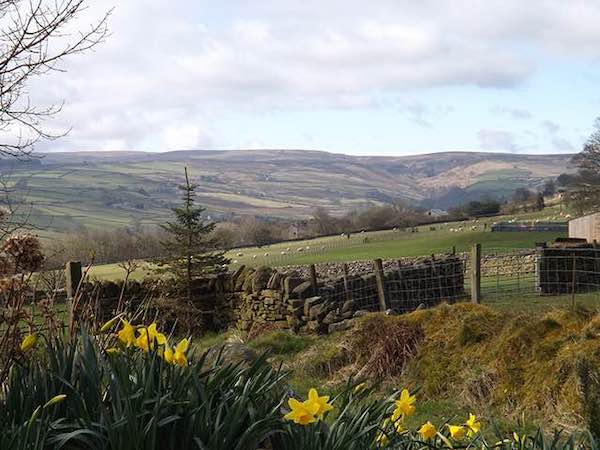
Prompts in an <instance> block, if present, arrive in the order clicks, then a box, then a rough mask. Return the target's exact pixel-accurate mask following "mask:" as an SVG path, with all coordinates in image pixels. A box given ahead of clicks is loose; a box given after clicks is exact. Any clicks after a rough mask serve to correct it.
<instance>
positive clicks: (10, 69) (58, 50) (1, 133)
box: [0, 0, 110, 159]
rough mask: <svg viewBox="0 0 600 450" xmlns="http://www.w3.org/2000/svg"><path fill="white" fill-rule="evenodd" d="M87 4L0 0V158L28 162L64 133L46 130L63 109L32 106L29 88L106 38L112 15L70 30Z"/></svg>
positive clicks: (82, 1) (60, 0)
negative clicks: (42, 143) (33, 80)
mask: <svg viewBox="0 0 600 450" xmlns="http://www.w3.org/2000/svg"><path fill="white" fill-rule="evenodd" d="M88 1H89V0H0V157H14V158H20V159H23V158H28V157H30V156H31V152H32V151H33V148H34V145H35V144H36V143H37V142H39V141H40V140H52V139H56V138H58V137H61V136H63V135H64V134H53V133H49V132H47V131H44V129H43V128H42V123H43V121H44V120H45V119H47V118H48V117H51V116H53V115H54V114H56V113H58V112H59V111H60V110H61V108H62V105H61V104H60V105H58V106H57V105H48V106H41V107H40V106H36V105H33V104H32V103H31V101H30V97H29V92H28V90H27V86H28V82H29V81H30V80H31V78H34V77H37V76H40V75H43V74H45V73H48V72H51V71H62V70H63V69H62V68H61V67H60V63H61V62H62V61H63V60H64V59H65V58H67V57H69V56H71V55H75V54H79V53H83V52H86V51H88V50H90V49H92V48H93V47H95V46H96V45H97V44H99V43H100V42H102V41H103V40H104V39H105V38H106V37H107V35H108V28H107V21H108V17H109V15H110V11H109V12H107V13H106V14H105V15H104V16H103V17H101V18H100V20H98V21H97V22H96V23H94V24H92V25H90V26H89V27H88V29H86V30H84V31H79V32H77V33H72V32H70V31H69V30H68V28H69V26H70V24H71V23H72V22H74V21H75V20H77V19H78V18H79V17H80V16H81V15H82V13H83V12H84V11H85V10H86V9H87V2H88Z"/></svg>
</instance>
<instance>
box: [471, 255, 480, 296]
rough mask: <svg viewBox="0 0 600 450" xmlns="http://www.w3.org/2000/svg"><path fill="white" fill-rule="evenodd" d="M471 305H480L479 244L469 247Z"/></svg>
mask: <svg viewBox="0 0 600 450" xmlns="http://www.w3.org/2000/svg"><path fill="white" fill-rule="evenodd" d="M471 303H481V244H473V247H471Z"/></svg>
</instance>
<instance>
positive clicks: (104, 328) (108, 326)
mask: <svg viewBox="0 0 600 450" xmlns="http://www.w3.org/2000/svg"><path fill="white" fill-rule="evenodd" d="M120 318H121V314H119V315H118V316H115V317H113V318H112V319H110V320H109V321H107V322H105V323H104V325H102V326H101V327H100V333H106V332H107V331H108V330H110V329H111V328H112V327H113V326H114V325H115V324H116V323H117V322H118V321H119V319H120Z"/></svg>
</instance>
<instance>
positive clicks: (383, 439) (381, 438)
mask: <svg viewBox="0 0 600 450" xmlns="http://www.w3.org/2000/svg"><path fill="white" fill-rule="evenodd" d="M375 442H377V444H379V446H381V447H385V446H386V445H388V442H390V438H389V437H388V435H387V434H385V432H383V431H380V432H379V433H378V434H377V437H376V438H375Z"/></svg>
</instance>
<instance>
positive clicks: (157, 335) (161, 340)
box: [148, 322, 167, 345]
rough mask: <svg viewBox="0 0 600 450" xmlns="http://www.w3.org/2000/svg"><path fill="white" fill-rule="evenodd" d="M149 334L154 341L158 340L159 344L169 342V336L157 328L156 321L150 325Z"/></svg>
mask: <svg viewBox="0 0 600 450" xmlns="http://www.w3.org/2000/svg"><path fill="white" fill-rule="evenodd" d="M148 336H150V340H151V341H153V342H154V341H155V340H156V342H157V343H158V345H165V342H167V338H166V337H165V335H164V334H162V333H159V331H158V330H157V329H156V322H153V323H152V324H150V326H149V327H148Z"/></svg>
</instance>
